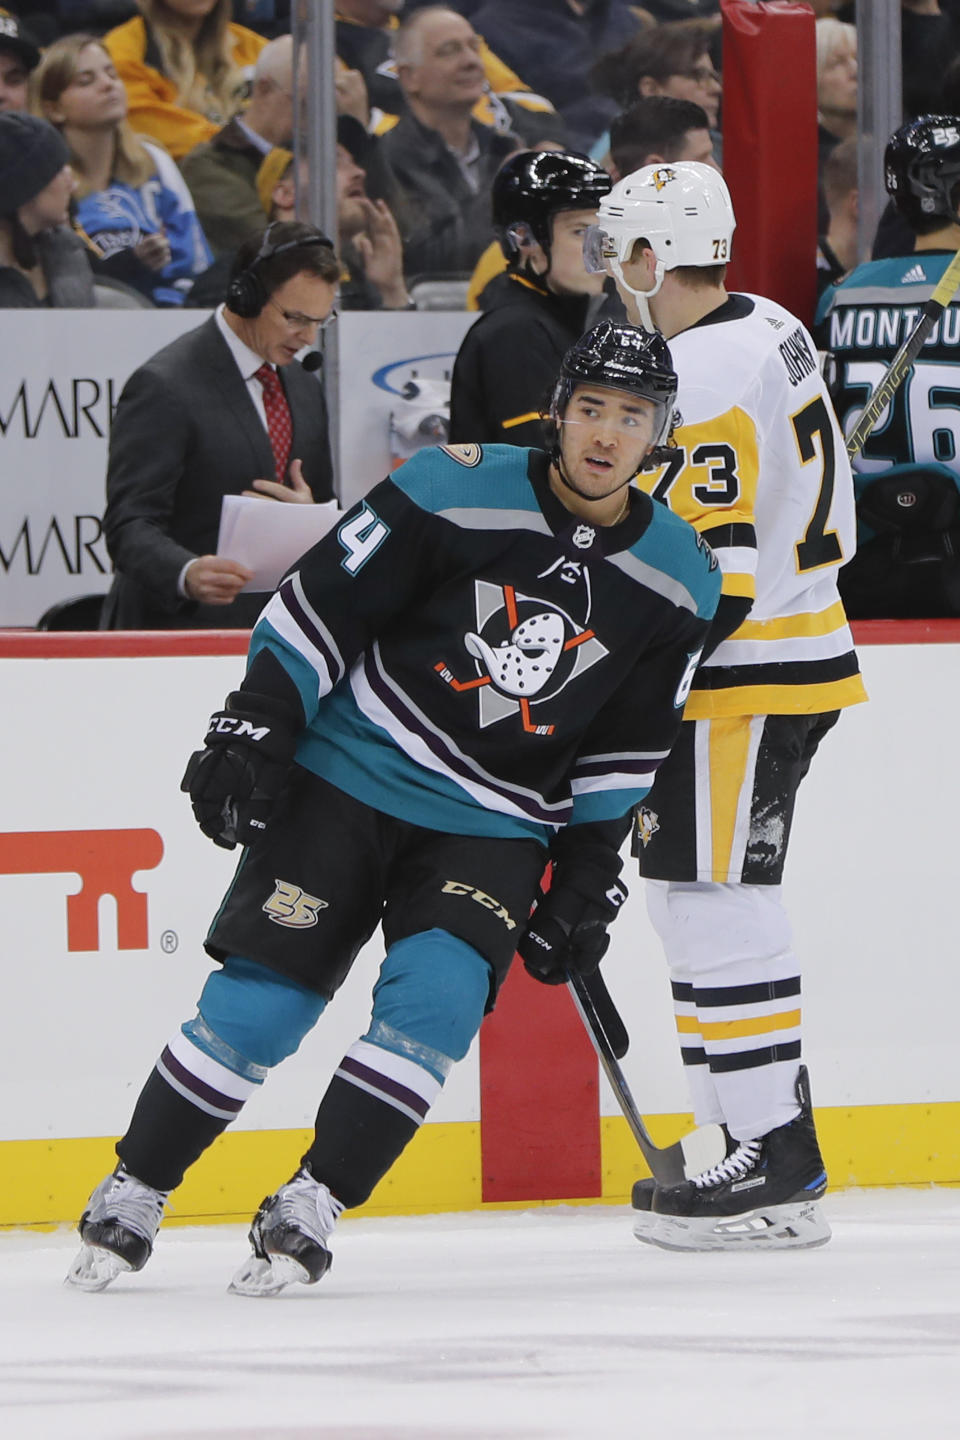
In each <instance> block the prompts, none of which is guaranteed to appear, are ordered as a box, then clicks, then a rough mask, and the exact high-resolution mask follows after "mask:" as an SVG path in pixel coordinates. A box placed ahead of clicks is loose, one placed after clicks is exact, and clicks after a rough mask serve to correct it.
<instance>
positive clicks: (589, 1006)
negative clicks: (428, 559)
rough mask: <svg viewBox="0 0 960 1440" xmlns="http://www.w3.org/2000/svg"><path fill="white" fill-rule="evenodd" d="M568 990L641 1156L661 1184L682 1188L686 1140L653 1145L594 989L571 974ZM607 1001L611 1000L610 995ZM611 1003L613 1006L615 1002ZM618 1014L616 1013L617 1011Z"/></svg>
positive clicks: (580, 976) (684, 1173) (579, 977)
mask: <svg viewBox="0 0 960 1440" xmlns="http://www.w3.org/2000/svg"><path fill="white" fill-rule="evenodd" d="M567 988H568V989H569V991H570V994H571V996H572V997H573V1003H574V1005H576V1007H577V1011H578V1013H579V1015H580V1019H581V1020H582V1021H583V1024H584V1028H585V1029H586V1032H587V1034H588V1035H589V1036H590V1039H591V1040H592V1041H593V1048H594V1049H595V1050H596V1052H597V1055H598V1057H599V1060H600V1064H601V1065H602V1066H603V1071H604V1074H605V1075H606V1077H607V1079H608V1080H609V1081H610V1084H611V1087H612V1088H613V1093H614V1095H616V1097H617V1104H618V1105H619V1106H620V1109H621V1110H622V1111H623V1113H624V1116H625V1118H626V1121H627V1124H628V1125H629V1126H630V1130H631V1133H632V1134H633V1138H634V1140H636V1142H637V1144H638V1145H639V1147H640V1153H641V1155H642V1156H643V1158H644V1160H646V1162H647V1164H648V1165H649V1167H650V1173H651V1175H652V1176H653V1178H654V1180H656V1181H657V1183H658V1184H659V1185H679V1183H680V1181H681V1180H683V1179H685V1178H686V1170H685V1169H684V1152H683V1141H682V1140H677V1141H676V1142H675V1143H674V1144H673V1145H667V1146H666V1147H665V1148H661V1147H660V1146H659V1145H655V1144H654V1143H653V1141H652V1140H651V1138H650V1134H649V1132H648V1130H647V1127H646V1125H644V1123H643V1120H642V1118H641V1115H640V1112H639V1110H638V1109H637V1106H636V1103H635V1101H634V1098H633V1096H632V1095H631V1094H630V1087H629V1085H628V1084H627V1081H626V1077H625V1076H624V1073H623V1071H622V1070H621V1069H620V1065H619V1062H618V1060H617V1056H616V1054H615V1053H614V1049H613V1046H612V1044H611V1041H610V1037H609V1035H608V1033H607V1031H606V1030H605V1029H604V1025H603V1021H602V1020H601V1018H600V1016H599V1014H598V1013H597V1007H596V1006H595V1005H594V1003H593V997H592V995H591V993H590V986H589V985H588V984H587V981H586V980H585V979H584V977H583V976H582V975H577V974H574V973H572V972H568V974H567ZM604 989H605V993H606V988H605V987H604ZM607 998H608V999H609V996H607ZM610 1003H611V1006H612V1005H613V1002H612V1001H611V1002H610ZM614 1013H615V1014H616V1010H614ZM621 1025H622V1022H621ZM624 1033H626V1032H624Z"/></svg>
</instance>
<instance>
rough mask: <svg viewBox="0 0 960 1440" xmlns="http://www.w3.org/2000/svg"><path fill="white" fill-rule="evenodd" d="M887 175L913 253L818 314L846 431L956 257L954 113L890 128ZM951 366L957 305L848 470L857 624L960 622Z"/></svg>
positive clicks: (825, 300)
mask: <svg viewBox="0 0 960 1440" xmlns="http://www.w3.org/2000/svg"><path fill="white" fill-rule="evenodd" d="M838 149H839V147H838ZM835 153H836V152H835ZM884 177H885V180H886V186H887V191H888V193H889V194H890V195H891V197H892V199H893V203H894V205H895V206H896V208H897V211H898V212H899V214H900V215H901V216H902V218H903V219H904V220H905V222H906V223H907V225H908V226H909V227H910V231H911V233H912V244H911V245H910V246H909V248H908V249H906V250H905V251H904V252H902V253H901V254H900V255H899V256H897V257H889V258H886V259H883V260H873V261H870V262H868V263H867V264H865V265H858V266H857V267H856V268H855V269H854V270H852V271H851V272H850V274H849V275H847V276H846V278H845V279H844V280H842V281H841V282H840V284H839V285H836V286H832V287H831V288H830V289H828V290H826V291H825V292H824V294H823V296H822V297H821V300H820V305H819V308H818V311H817V329H816V331H815V334H816V338H817V343H818V345H819V347H820V348H821V349H823V350H826V351H827V352H828V354H829V361H828V366H827V373H828V374H830V375H831V376H832V380H831V391H832V395H833V400H834V404H835V406H836V410H837V415H838V417H839V419H840V422H841V424H842V425H843V426H844V428H845V429H846V430H849V428H850V425H851V423H852V422H853V421H854V420H855V419H856V418H857V417H858V416H859V414H860V411H861V410H862V409H863V406H864V405H865V404H866V403H867V401H868V400H869V399H870V396H871V393H872V391H873V389H874V387H875V386H876V384H877V382H878V381H879V379H880V377H881V376H882V375H883V373H884V371H885V370H886V367H887V366H888V365H889V363H890V361H891V360H892V359H893V357H894V355H895V354H896V352H897V350H898V348H899V347H900V345H901V344H902V343H903V341H904V340H905V339H906V338H907V336H908V335H909V333H910V331H911V329H912V328H913V326H914V325H915V324H916V320H917V317H918V315H919V314H920V311H921V308H922V306H923V305H924V303H925V302H926V301H927V300H928V299H929V297H930V293H931V291H932V290H933V289H934V287H935V286H936V284H937V282H938V281H939V280H940V279H941V277H942V276H943V273H944V271H945V270H946V268H947V266H948V265H949V263H950V261H951V260H952V259H953V256H954V254H955V253H956V251H957V249H958V248H960V116H956V115H927V116H922V117H921V118H919V119H916V120H910V121H908V122H907V123H906V124H905V125H902V126H901V127H900V128H899V129H898V130H896V131H894V133H893V135H892V136H891V138H890V141H889V143H888V145H887V148H886V153H885V156H884ZM958 365H960V305H957V304H951V305H949V306H948V308H947V309H946V310H945V311H944V313H943V316H942V317H941V319H940V320H939V321H938V322H937V324H936V325H935V326H934V329H933V332H932V333H931V335H930V337H929V339H928V340H927V342H926V344H925V345H924V346H923V347H922V349H921V351H920V354H919V355H918V356H917V359H916V361H915V362H914V364H913V366H912V368H911V371H910V374H909V376H908V377H907V380H906V382H905V383H904V384H902V385H901V386H900V387H899V388H898V389H897V390H896V391H895V392H894V395H893V397H892V399H891V401H890V403H889V405H888V406H887V408H886V410H885V411H884V413H883V414H882V415H881V417H880V420H879V422H878V424H877V425H876V427H875V428H874V430H873V432H872V433H871V434H870V435H868V436H867V439H866V441H865V443H864V445H863V448H862V450H861V451H860V453H859V455H858V456H857V457H856V458H855V459H854V461H853V467H854V481H855V486H856V497H857V514H858V519H859V521H860V535H859V546H858V550H857V554H856V556H855V557H854V558H853V559H852V560H851V562H850V564H849V565H846V566H845V567H844V569H843V570H842V571H841V572H840V589H841V592H842V593H843V596H844V601H845V603H846V606H847V609H848V612H849V614H850V615H851V616H853V617H854V618H871V617H877V618H890V617H894V618H917V617H923V618H928V617H931V616H945V615H960V559H958V557H960V489H958V486H960V425H958V423H957V410H956V408H955V406H954V404H953V403H952V402H953V399H954V397H955V396H956V393H957V389H956V375H957V369H958Z"/></svg>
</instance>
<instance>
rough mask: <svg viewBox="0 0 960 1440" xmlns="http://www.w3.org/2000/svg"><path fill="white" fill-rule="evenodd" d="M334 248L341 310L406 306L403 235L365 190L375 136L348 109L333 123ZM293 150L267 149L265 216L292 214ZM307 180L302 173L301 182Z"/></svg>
mask: <svg viewBox="0 0 960 1440" xmlns="http://www.w3.org/2000/svg"><path fill="white" fill-rule="evenodd" d="M337 134H338V144H337V253H338V254H339V256H340V261H341V264H342V266H343V271H342V274H341V276H340V291H339V297H338V300H337V304H338V307H339V309H341V310H381V309H383V310H411V309H413V308H414V307H413V301H412V300H411V298H410V295H409V293H408V291H407V286H406V281H405V280H404V278H403V241H402V239H401V238H400V231H399V229H398V227H397V222H396V220H395V219H394V217H393V214H392V212H391V210H390V207H389V205H388V204H387V202H386V201H385V200H383V199H377V200H372V199H371V198H370V196H369V194H368V193H367V172H366V169H365V168H364V166H365V164H372V165H375V164H376V160H375V158H374V157H375V146H376V144H377V141H376V140H375V139H374V138H373V137H372V136H370V135H368V134H367V132H366V131H365V130H364V128H363V126H362V125H361V124H359V122H358V121H357V120H355V119H354V118H353V116H352V115H341V116H340V118H339V120H338V123H337ZM293 165H294V161H293V155H292V154H291V153H290V151H289V150H271V152H270V154H269V155H268V156H267V158H266V160H264V162H263V164H262V165H261V167H260V172H259V175H258V177H257V186H258V189H259V192H260V201H261V204H262V205H263V209H264V213H265V214H266V216H267V218H268V219H269V220H293V219H295V218H296V201H297V196H296V182H295V176H294V168H293ZM305 181H306V176H305V175H303V176H302V181H301V184H304V183H305Z"/></svg>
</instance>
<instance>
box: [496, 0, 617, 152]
mask: <svg viewBox="0 0 960 1440" xmlns="http://www.w3.org/2000/svg"><path fill="white" fill-rule="evenodd" d="M470 23H471V24H472V26H473V28H474V30H476V32H477V34H478V35H482V36H483V38H484V40H486V42H487V44H488V45H489V46H490V49H491V50H492V51H493V52H494V54H495V55H498V56H499V58H500V59H501V60H502V61H503V62H504V64H506V65H509V66H510V68H511V69H512V70H515V71H516V73H517V74H518V75H520V76H522V77H523V81H524V84H526V85H529V86H530V88H531V90H535V91H536V92H537V93H538V94H539V95H545V96H546V97H547V99H548V100H549V101H551V102H552V104H553V105H554V106H556V108H557V110H558V111H559V112H560V114H561V116H562V117H563V119H564V120H565V122H566V125H567V136H568V140H567V143H568V145H569V147H570V148H571V149H573V150H586V151H588V150H589V149H590V148H591V146H592V145H593V144H594V143H595V142H596V141H597V140H598V139H599V138H600V136H601V135H602V134H603V133H604V131H605V130H606V129H607V128H608V126H609V124H610V121H611V120H612V119H613V117H614V115H616V113H617V111H618V109H619V108H620V107H619V106H618V105H617V103H616V101H615V100H611V99H609V98H608V97H607V96H605V95H597V94H595V93H594V92H593V90H592V89H591V87H590V78H589V76H590V69H591V67H592V65H593V63H594V61H595V60H597V59H598V58H599V57H600V56H601V55H602V54H603V53H604V52H605V51H607V50H617V49H619V48H620V46H622V45H625V44H626V42H627V41H628V40H629V39H630V38H631V36H633V35H635V34H636V32H637V31H638V30H639V28H640V21H639V19H638V18H637V15H636V14H635V13H634V11H633V9H632V8H631V6H630V5H629V4H628V3H626V0H593V3H592V4H591V5H589V6H588V7H587V9H586V11H585V13H584V14H583V15H582V16H577V15H575V14H574V13H573V11H572V10H570V9H569V8H568V7H567V5H566V4H565V3H564V0H509V4H505V3H503V0H486V3H481V4H480V5H478V6H477V7H475V8H472V9H471V11H470Z"/></svg>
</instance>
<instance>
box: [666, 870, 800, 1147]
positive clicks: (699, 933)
mask: <svg viewBox="0 0 960 1440" xmlns="http://www.w3.org/2000/svg"><path fill="white" fill-rule="evenodd" d="M645 885H646V895H647V911H648V914H649V916H650V920H651V922H652V924H653V926H654V928H655V930H656V931H657V934H658V935H659V936H660V940H661V942H662V944H663V949H664V954H665V956H666V960H667V965H668V966H669V970H670V979H671V983H672V987H673V992H674V1008H675V1012H676V1017H677V1029H678V1032H679V1035H680V1043H681V1050H682V1052H683V1059H684V1072H685V1074H686V1076H687V1080H688V1083H689V1086H690V1092H691V1096H692V1099H693V1107H694V1115H695V1118H696V1122H697V1124H698V1125H709V1124H719V1123H721V1122H724V1121H725V1122H726V1125H727V1128H728V1129H729V1131H730V1133H731V1135H733V1137H734V1138H735V1139H737V1140H752V1139H756V1138H757V1137H758V1136H760V1135H765V1134H766V1133H767V1131H768V1130H773V1129H776V1128H777V1127H778V1126H780V1125H785V1124H786V1123H787V1122H788V1121H790V1120H793V1119H794V1118H795V1117H796V1115H797V1114H798V1113H799V1112H798V1107H797V1098H796V1081H797V1072H798V1070H799V1065H800V1056H799V1042H800V996H799V966H798V963H797V959H796V956H795V954H794V951H793V942H792V937H791V933H790V924H789V921H788V920H787V916H786V912H785V911H784V908H783V902H782V898H781V887H780V886H779V885H743V884H719V883H714V882H711V881H689V882H686V881H672V880H647V881H646V882H645Z"/></svg>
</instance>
